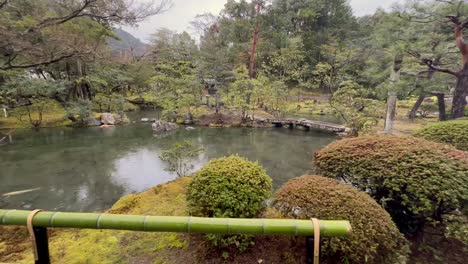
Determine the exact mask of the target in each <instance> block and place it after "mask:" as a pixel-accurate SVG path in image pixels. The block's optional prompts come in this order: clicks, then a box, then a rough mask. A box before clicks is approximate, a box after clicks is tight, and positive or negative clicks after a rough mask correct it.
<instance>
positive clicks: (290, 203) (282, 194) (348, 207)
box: [273, 176, 409, 264]
mask: <svg viewBox="0 0 468 264" xmlns="http://www.w3.org/2000/svg"><path fill="white" fill-rule="evenodd" d="M273 206H274V207H275V208H277V209H279V210H280V211H281V212H283V213H284V214H285V215H287V216H289V217H294V218H299V219H310V218H312V217H315V218H319V219H343V220H349V221H350V223H351V226H352V227H353V231H352V233H351V236H350V237H349V238H330V239H323V240H322V246H321V256H320V257H321V260H322V261H325V262H327V263H328V262H330V263H343V262H344V263H376V264H377V263H379V264H380V263H404V262H405V261H406V258H407V256H408V252H409V248H408V244H407V241H406V240H405V238H404V237H403V235H402V234H401V233H400V232H399V231H398V228H397V227H396V226H395V224H394V223H393V221H392V219H391V217H390V215H389V214H388V213H387V212H386V211H385V210H384V209H383V208H382V207H381V206H380V205H378V204H377V203H376V202H375V201H374V200H373V199H372V198H371V197H370V196H369V195H367V194H366V193H364V192H360V191H358V190H356V189H355V188H353V187H351V186H349V185H346V184H343V183H340V182H338V181H336V180H333V179H329V178H325V177H321V176H302V177H300V178H295V179H292V180H289V181H288V182H287V183H286V184H285V185H284V186H283V187H282V188H281V189H280V190H278V192H277V193H276V194H275V198H274V202H273Z"/></svg>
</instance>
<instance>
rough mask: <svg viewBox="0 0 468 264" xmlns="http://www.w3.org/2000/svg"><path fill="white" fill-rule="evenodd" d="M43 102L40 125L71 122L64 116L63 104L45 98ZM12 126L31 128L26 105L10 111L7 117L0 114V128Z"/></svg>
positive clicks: (11, 127) (34, 116)
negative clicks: (43, 109) (43, 108)
mask: <svg viewBox="0 0 468 264" xmlns="http://www.w3.org/2000/svg"><path fill="white" fill-rule="evenodd" d="M45 104H46V105H47V107H46V108H45V111H44V112H43V117H42V124H41V127H60V126H68V125H71V124H72V122H71V121H70V120H69V119H68V118H67V117H66V112H65V109H64V108H63V106H62V105H61V104H60V103H58V102H57V101H55V100H52V99H47V100H46V102H45ZM31 109H32V113H31V115H32V117H33V119H36V118H37V117H38V113H37V112H34V107H32V108H31ZM13 128H33V126H32V125H31V124H30V122H29V119H28V116H27V112H26V107H24V106H22V107H18V108H15V109H13V110H12V111H10V113H9V117H7V118H5V117H4V116H3V115H1V116H0V129H13Z"/></svg>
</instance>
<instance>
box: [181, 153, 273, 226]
mask: <svg viewBox="0 0 468 264" xmlns="http://www.w3.org/2000/svg"><path fill="white" fill-rule="evenodd" d="M271 186H272V185H271V178H270V177H269V176H268V175H267V174H266V172H265V169H263V168H262V167H261V166H260V165H259V164H258V163H256V162H251V161H249V160H247V159H245V158H242V157H239V156H230V157H226V158H219V159H214V160H211V161H210V162H209V163H208V164H207V165H206V166H204V167H203V168H201V169H200V170H199V171H197V172H196V173H195V175H194V179H193V182H192V183H190V187H189V190H188V196H187V199H188V201H189V211H190V213H191V214H192V215H195V216H206V217H240V218H249V217H255V216H258V214H260V213H261V212H262V210H263V209H264V208H265V206H266V203H265V200H266V199H267V198H268V197H269V196H270V193H271V188H272V187H271Z"/></svg>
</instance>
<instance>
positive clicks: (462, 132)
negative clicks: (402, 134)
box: [414, 120, 468, 151]
mask: <svg viewBox="0 0 468 264" xmlns="http://www.w3.org/2000/svg"><path fill="white" fill-rule="evenodd" d="M414 135H415V136H416V137H421V138H424V139H427V140H430V141H435V142H439V143H445V144H450V145H452V146H454V147H456V148H457V149H461V150H464V151H468V120H453V121H447V122H440V123H436V124H433V125H430V126H427V127H425V128H423V129H421V130H419V131H417V132H416V133H415V134H414Z"/></svg>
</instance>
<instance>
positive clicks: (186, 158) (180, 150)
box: [159, 140, 203, 177]
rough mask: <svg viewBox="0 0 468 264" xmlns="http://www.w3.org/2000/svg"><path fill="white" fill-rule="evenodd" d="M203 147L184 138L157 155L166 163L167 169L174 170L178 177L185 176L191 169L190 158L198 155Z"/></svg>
mask: <svg viewBox="0 0 468 264" xmlns="http://www.w3.org/2000/svg"><path fill="white" fill-rule="evenodd" d="M202 151H203V148H201V147H199V146H197V145H196V144H194V143H193V142H191V141H188V140H184V141H182V142H178V143H175V144H174V145H173V146H172V147H171V148H170V149H167V150H165V151H164V152H163V153H162V154H161V155H160V156H159V157H160V158H161V159H162V160H164V161H166V162H167V163H168V166H167V170H168V171H172V172H175V173H176V174H177V176H178V177H184V176H187V174H188V173H189V172H190V171H191V170H192V169H193V167H194V166H193V164H192V163H190V160H191V159H193V158H195V157H198V155H199V154H200V153H201V152H202Z"/></svg>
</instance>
